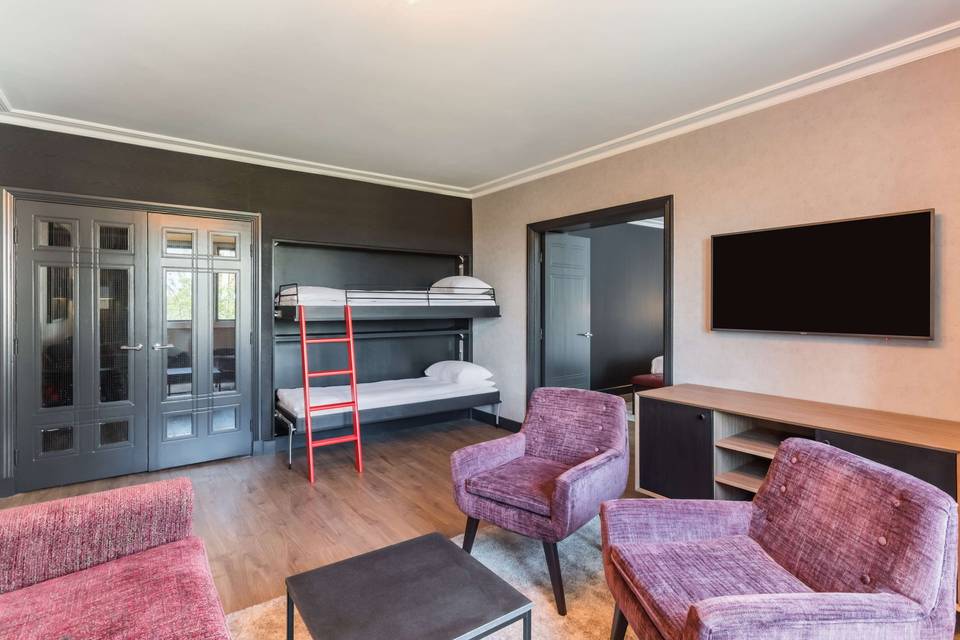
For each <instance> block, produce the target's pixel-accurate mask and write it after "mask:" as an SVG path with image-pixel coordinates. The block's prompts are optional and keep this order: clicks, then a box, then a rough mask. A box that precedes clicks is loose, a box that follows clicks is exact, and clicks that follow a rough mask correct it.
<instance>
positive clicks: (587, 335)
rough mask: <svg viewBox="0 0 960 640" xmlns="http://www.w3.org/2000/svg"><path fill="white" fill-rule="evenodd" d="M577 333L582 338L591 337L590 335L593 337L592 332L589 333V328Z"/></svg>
mask: <svg viewBox="0 0 960 640" xmlns="http://www.w3.org/2000/svg"><path fill="white" fill-rule="evenodd" d="M577 335H578V336H583V337H584V338H592V337H593V333H591V332H590V331H589V330H587V331H586V332H585V333H578V334H577Z"/></svg>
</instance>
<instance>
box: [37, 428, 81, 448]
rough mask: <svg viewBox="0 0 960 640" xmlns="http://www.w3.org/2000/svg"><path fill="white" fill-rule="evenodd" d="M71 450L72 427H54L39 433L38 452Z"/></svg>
mask: <svg viewBox="0 0 960 640" xmlns="http://www.w3.org/2000/svg"><path fill="white" fill-rule="evenodd" d="M70 449H73V427H55V428H53V429H43V430H42V431H41V432H40V452H41V453H49V452H52V451H69V450H70Z"/></svg>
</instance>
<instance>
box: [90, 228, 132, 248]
mask: <svg viewBox="0 0 960 640" xmlns="http://www.w3.org/2000/svg"><path fill="white" fill-rule="evenodd" d="M99 227H100V232H99V236H100V237H99V238H98V241H99V244H98V245H97V246H98V247H99V248H101V249H107V250H109V251H127V250H128V249H129V248H130V227H127V226H112V225H108V224H101V225H99Z"/></svg>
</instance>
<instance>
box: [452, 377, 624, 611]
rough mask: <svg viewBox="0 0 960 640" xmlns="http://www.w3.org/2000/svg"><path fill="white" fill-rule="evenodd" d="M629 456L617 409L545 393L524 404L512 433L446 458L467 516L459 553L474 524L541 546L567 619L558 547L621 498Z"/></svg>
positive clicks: (568, 392) (618, 403) (575, 393)
mask: <svg viewBox="0 0 960 640" xmlns="http://www.w3.org/2000/svg"><path fill="white" fill-rule="evenodd" d="M628 465H629V454H628V449H627V422H626V411H625V406H624V402H623V400H622V399H620V398H619V397H617V396H612V395H609V394H605V393H598V392H595V391H585V390H582V389H563V388H555V387H544V388H540V389H536V390H535V391H534V392H533V394H532V395H531V397H530V403H529V405H528V407H527V415H526V418H525V419H524V422H523V425H522V426H521V428H520V431H519V433H515V434H513V435H510V436H507V437H504V438H499V439H497V440H491V441H489V442H483V443H480V444H476V445H473V446H470V447H466V448H464V449H460V450H459V451H456V452H454V454H453V455H452V457H451V470H452V473H453V486H454V497H455V499H456V502H457V506H459V507H460V510H461V511H463V512H464V513H465V514H466V515H467V526H466V531H465V533H464V537H463V548H464V549H465V550H466V551H467V552H470V550H471V549H472V548H473V542H474V538H475V536H476V533H477V527H478V525H479V523H480V521H481V520H484V521H486V522H489V523H491V524H495V525H497V526H499V527H502V528H504V529H507V530H509V531H512V532H514V533H518V534H520V535H523V536H527V537H529V538H534V539H536V540H540V541H541V542H542V543H543V549H544V554H545V555H546V560H547V568H548V570H549V573H550V581H551V584H552V586H553V593H554V597H555V599H556V603H557V610H558V611H559V612H560V614H561V615H565V614H566V602H565V598H564V593H563V580H562V577H561V573H560V557H559V551H558V549H557V543H558V542H560V541H561V540H563V539H564V538H566V537H567V536H569V535H570V534H571V533H573V532H575V531H576V530H577V529H579V528H580V527H582V526H583V525H584V524H586V523H587V522H589V521H590V520H591V519H593V518H594V517H595V516H596V515H597V514H598V513H599V511H600V504H601V503H602V502H603V501H604V500H610V499H613V498H617V497H619V496H620V495H622V494H623V490H624V488H625V487H626V484H627V468H628Z"/></svg>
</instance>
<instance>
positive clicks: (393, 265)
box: [273, 243, 459, 293]
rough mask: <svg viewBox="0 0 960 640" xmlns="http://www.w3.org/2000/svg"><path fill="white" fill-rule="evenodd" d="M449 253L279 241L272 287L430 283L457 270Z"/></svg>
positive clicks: (457, 261) (370, 286)
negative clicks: (289, 285) (353, 247)
mask: <svg viewBox="0 0 960 640" xmlns="http://www.w3.org/2000/svg"><path fill="white" fill-rule="evenodd" d="M458 264H459V258H458V257H457V256H450V255H437V254H429V253H409V252H402V251H383V250H379V249H352V248H342V247H331V246H323V245H302V244H300V245H295V244H288V243H281V244H279V245H278V246H277V247H276V249H275V250H274V252H273V291H274V293H276V292H277V288H278V287H279V286H280V285H281V284H287V283H291V282H296V283H298V284H302V285H318V286H324V287H336V288H338V289H342V288H347V287H356V288H363V287H369V288H377V287H387V288H404V287H409V288H417V287H429V286H430V285H431V284H433V283H434V282H436V281H437V280H439V279H440V278H443V277H446V276H453V275H456V274H457V266H458Z"/></svg>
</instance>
